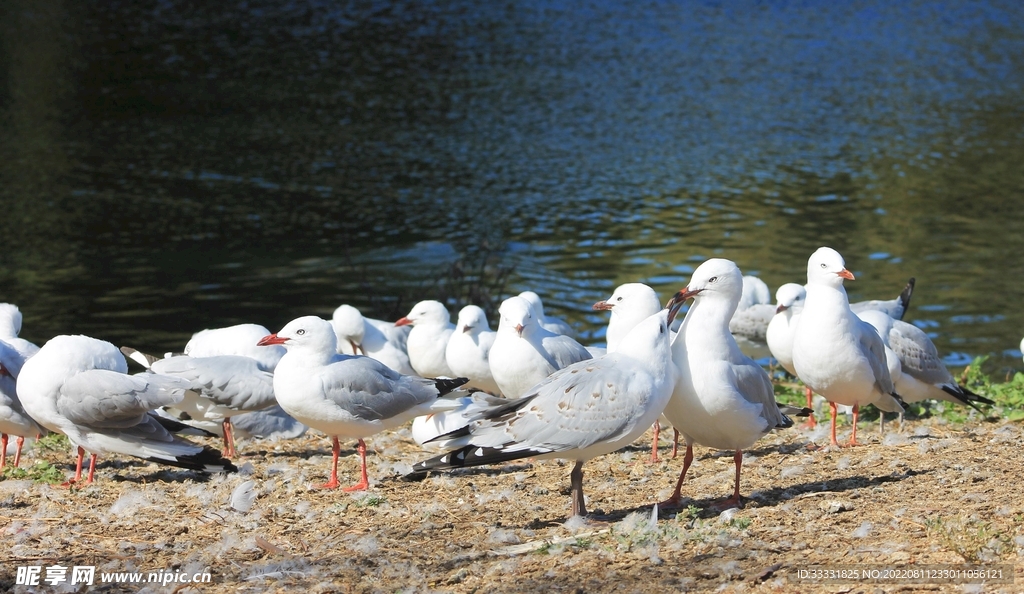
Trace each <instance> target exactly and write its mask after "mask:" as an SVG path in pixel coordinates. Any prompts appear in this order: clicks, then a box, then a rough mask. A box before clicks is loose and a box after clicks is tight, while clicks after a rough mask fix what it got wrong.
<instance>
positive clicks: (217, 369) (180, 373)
mask: <svg viewBox="0 0 1024 594" xmlns="http://www.w3.org/2000/svg"><path fill="white" fill-rule="evenodd" d="M152 370H153V371H155V372H157V373H161V374H166V375H171V376H174V377H178V378H181V379H183V380H186V381H187V382H188V383H189V387H190V388H191V389H192V390H194V391H195V392H197V393H199V395H200V396H202V397H203V398H209V399H211V400H213V401H214V402H216V403H217V404H218V405H220V406H224V407H227V408H230V409H233V410H249V411H251V410H260V409H262V408H267V407H269V406H273V405H274V404H275V403H276V402H277V400H276V399H275V398H274V374H273V373H270V372H269V371H263V370H262V369H260V367H259V365H258V364H257V362H256V360H255V359H251V358H249V357H240V356H235V355H221V356H216V357H188V356H185V357H171V358H168V359H160V360H158V361H154V362H153V364H152Z"/></svg>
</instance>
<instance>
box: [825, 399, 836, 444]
mask: <svg viewBox="0 0 1024 594" xmlns="http://www.w3.org/2000/svg"><path fill="white" fill-rule="evenodd" d="M828 407H829V409H831V411H832V441H831V444H832V445H834V446H838V445H839V442H838V441H837V440H836V414H838V412H839V411H838V409H837V408H836V403H835V402H829V403H828Z"/></svg>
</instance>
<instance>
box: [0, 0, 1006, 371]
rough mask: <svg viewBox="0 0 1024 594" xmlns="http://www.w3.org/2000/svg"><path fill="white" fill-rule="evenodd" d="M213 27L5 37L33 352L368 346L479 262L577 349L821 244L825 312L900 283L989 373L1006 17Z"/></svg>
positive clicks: (9, 127)
mask: <svg viewBox="0 0 1024 594" xmlns="http://www.w3.org/2000/svg"><path fill="white" fill-rule="evenodd" d="M218 4H219V3H214V4H210V5H202V4H200V5H196V4H194V3H185V2H178V1H163V2H142V3H138V2H121V3H116V2H115V3H99V4H90V5H87V6H81V5H79V3H72V2H66V1H65V2H61V1H59V0H35V1H31V2H30V1H28V0H20V1H19V0H14V1H12V2H9V3H7V5H6V7H5V8H2V9H0V10H2V11H3V13H2V14H0V34H2V38H3V45H2V52H3V53H2V58H0V60H2V61H0V66H2V68H3V72H4V77H3V83H4V85H3V87H0V88H2V89H3V91H0V117H2V120H0V123H2V129H0V175H2V184H0V199H2V202H3V204H4V209H3V210H4V212H3V213H2V216H0V230H2V233H3V252H2V254H3V256H2V260H0V298H3V299H5V300H9V301H13V302H16V303H18V304H19V305H20V306H21V307H22V309H23V311H24V312H25V317H26V327H25V334H26V335H27V336H28V337H30V338H34V339H36V340H40V341H42V340H45V339H46V338H47V337H49V336H50V335H53V334H55V333H62V332H84V333H88V334H92V335H95V336H99V337H103V338H107V339H110V340H112V341H114V342H118V343H122V342H124V343H126V342H131V343H133V344H137V345H140V346H142V347H145V348H151V349H154V350H160V349H165V348H171V347H174V346H176V345H180V344H182V343H183V341H184V340H185V339H186V338H187V336H188V335H189V334H190V333H191V332H192V331H194V330H196V329H199V328H203V327H207V326H212V325H223V324H227V323H233V322H238V321H259V322H261V323H264V324H266V325H267V326H270V327H271V328H276V327H279V326H280V325H282V324H283V323H284V322H286V321H287V320H289V319H291V318H292V317H295V316H297V315H301V314H305V313H310V312H313V313H320V314H324V315H326V314H329V312H330V311H331V310H332V309H333V308H334V307H335V306H336V305H338V304H340V303H342V302H350V303H353V304H356V305H359V306H361V307H363V308H366V309H369V310H371V311H372V313H374V314H375V315H377V316H382V317H391V316H397V315H400V314H401V313H404V311H403V310H404V309H407V308H408V307H409V306H410V305H411V304H412V302H413V301H415V299H416V298H417V297H418V296H424V297H427V296H433V294H435V293H436V292H437V291H438V290H439V286H440V282H439V281H438V280H437V277H438V276H440V275H443V274H444V272H445V271H446V270H447V268H448V266H449V265H450V263H451V262H453V261H455V260H456V259H458V258H460V257H468V258H470V259H473V258H474V257H475V255H477V254H478V252H479V251H480V250H481V249H484V250H488V251H489V253H491V256H492V257H491V262H492V263H494V264H496V265H505V266H510V265H515V267H516V268H515V271H514V273H513V275H512V277H511V279H510V284H509V289H510V290H514V291H516V292H518V290H521V289H522V288H526V287H530V288H535V289H537V290H538V292H540V293H541V294H542V295H543V296H545V298H546V301H547V302H548V303H549V305H548V307H549V308H550V309H551V310H553V312H554V313H558V314H561V315H563V316H565V317H567V318H569V319H571V320H572V321H574V322H575V323H576V324H577V325H578V326H579V328H580V329H581V330H583V331H584V333H585V334H586V335H588V336H590V337H592V338H594V339H595V340H597V339H599V332H600V326H601V324H602V322H603V318H602V317H600V316H593V315H591V314H590V313H589V311H588V308H587V306H588V304H590V303H593V302H594V301H595V300H597V299H599V298H601V297H603V296H605V295H607V294H608V293H609V292H610V290H611V289H612V288H613V287H614V286H615V285H617V284H619V283H621V282H627V281H635V280H646V281H648V282H650V283H651V284H653V285H654V286H655V288H656V289H658V290H659V292H661V293H662V294H663V295H667V294H668V293H669V292H670V291H674V290H675V289H678V288H679V287H680V286H681V285H682V284H683V283H685V281H686V278H687V277H688V275H689V273H690V272H691V271H692V269H693V268H694V267H695V266H696V265H697V264H699V262H700V261H702V260H703V259H704V258H707V257H711V256H724V257H728V258H731V259H733V260H736V261H737V262H738V263H739V264H740V266H741V267H742V268H744V270H745V271H749V272H756V273H758V274H760V275H761V276H762V277H764V278H765V279H766V280H767V281H768V283H769V284H770V285H771V286H772V287H773V288H774V287H775V286H777V285H778V284H780V283H782V282H786V281H790V280H799V279H800V278H801V277H802V276H803V271H804V263H805V262H806V257H807V255H808V254H809V253H810V252H811V251H813V249H814V248H816V247H817V246H819V245H823V244H828V245H832V246H834V247H836V248H838V249H840V250H841V251H843V252H844V253H845V255H846V256H847V261H848V263H849V264H850V265H851V267H852V268H853V269H854V271H855V272H856V274H857V276H858V279H859V280H858V281H857V282H856V283H853V284H852V286H850V292H851V295H852V296H853V297H855V298H867V297H877V296H885V295H890V294H895V292H896V291H898V289H899V288H900V287H901V286H902V284H903V283H904V282H905V281H906V278H907V277H909V276H916V277H917V278H918V288H919V291H918V293H917V296H916V298H915V307H914V309H913V310H912V313H911V317H913V318H914V320H915V321H916V323H918V324H920V325H922V326H924V327H926V328H928V330H929V331H930V332H933V333H934V335H935V336H936V339H937V342H938V343H939V347H940V349H942V350H943V351H944V352H949V353H953V355H952V356H953V358H954V359H955V358H957V357H964V356H969V355H975V354H982V353H996V354H997V355H1003V356H1005V358H1004V359H1003V363H1004V364H1007V365H1013V364H1014V360H1013V358H1012V351H1014V350H1015V349H1016V348H1017V345H1018V343H1019V339H1020V336H1021V335H1022V334H1024V313H1022V312H1021V311H1020V307H1019V302H1020V296H1021V295H1022V294H1024V264H1022V259H1021V257H1020V254H1021V252H1022V247H1024V245H1022V244H1024V233H1022V231H1024V229H1022V228H1021V227H1022V225H1024V223H1022V222H1021V220H1022V216H1021V215H1022V211H1024V167H1022V164H1024V139H1022V136H1024V109H1022V107H1024V105H1022V102H1021V100H1020V97H1021V90H1022V82H1024V69H1022V63H1024V27H1022V25H1024V8H1022V5H1020V4H1019V3H1017V2H1010V1H1006V2H1000V1H996V0H991V1H987V2H975V3H961V2H953V1H947V2H941V1H939V2H923V1H921V2H906V3H888V2H874V1H865V2H860V3H856V4H855V5H846V4H843V5H835V6H833V5H810V6H808V5H806V4H804V3H795V2H794V3H789V2H781V3H757V2H729V3H717V2H672V3H669V2H641V3H621V4H618V3H611V2H592V3H576V2H540V1H536V2H534V1H530V2H507V3H480V5H477V4H475V3H471V2H445V3H440V2H436V3H431V2H411V1H410V2H387V3H385V2H379V3H351V4H348V5H337V4H335V3H328V2H317V1H310V0H307V1H295V2H260V1H252V2H239V3H234V4H231V5H218ZM837 4H838V3H837ZM492 252H493V253H492ZM594 334H597V336H596V337H595V336H593V335H594ZM1005 351H1010V352H1009V353H1004V352H1005ZM1018 362H1019V360H1018Z"/></svg>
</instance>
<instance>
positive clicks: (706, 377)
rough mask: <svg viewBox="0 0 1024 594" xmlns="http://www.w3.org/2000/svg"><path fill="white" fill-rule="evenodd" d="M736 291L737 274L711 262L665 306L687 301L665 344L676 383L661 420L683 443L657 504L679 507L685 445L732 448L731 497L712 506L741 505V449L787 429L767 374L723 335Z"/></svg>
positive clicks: (686, 464) (689, 449)
mask: <svg viewBox="0 0 1024 594" xmlns="http://www.w3.org/2000/svg"><path fill="white" fill-rule="evenodd" d="M742 291H743V275H742V274H741V273H740V269H739V268H738V267H737V266H736V264H735V263H733V262H732V261H730V260H724V259H721V258H713V259H711V260H707V261H706V262H704V263H703V264H701V265H700V266H698V267H697V269H696V270H694V271H693V275H692V276H691V277H690V283H689V284H688V285H687V287H686V288H685V289H683V290H682V291H679V292H678V293H676V295H675V297H673V298H672V301H670V305H672V306H674V307H681V306H682V303H683V302H684V301H686V300H687V299H689V298H691V297H693V299H694V301H693V305H692V306H691V307H690V309H689V311H687V312H686V317H685V318H684V319H683V324H682V326H681V327H680V328H679V333H678V334H677V335H676V338H675V340H674V341H673V343H672V359H673V360H674V361H675V364H676V365H677V366H678V367H679V379H678V381H677V382H676V385H675V391H674V392H673V393H672V398H671V400H669V403H668V405H667V406H666V407H665V416H666V417H668V420H669V422H671V423H672V425H673V426H674V427H675V428H676V429H678V430H679V432H680V433H682V434H683V437H684V439H685V440H686V455H685V457H684V458H683V469H682V471H681V472H680V473H679V480H678V481H677V482H676V488H675V491H674V492H673V493H672V496H671V497H669V499H668V500H667V501H666V502H665V503H664V504H663V505H667V506H673V507H674V506H678V505H679V500H680V497H681V489H682V486H683V480H684V479H685V478H686V472H687V470H689V468H690V463H691V462H693V444H695V443H697V444H701V445H704V446H707V447H711V448H715V449H720V450H734V451H735V453H734V455H733V461H734V463H735V465H736V480H735V488H734V490H733V494H732V496H731V497H730V498H728V499H726V500H725V501H723V502H721V503H720V504H718V505H717V506H716V507H721V508H723V509H724V508H726V507H735V506H740V507H742V505H743V502H742V499H741V497H740V469H741V466H742V464H743V450H745V449H747V448H749V447H750V446H752V445H753V444H754V443H755V442H756V441H757V440H758V439H761V437H763V436H764V435H766V434H767V433H768V432H770V431H772V430H773V429H777V428H785V427H791V426H792V425H793V421H791V420H790V419H789V417H787V416H786V415H784V414H783V413H782V412H781V411H780V410H779V407H778V405H777V404H776V402H775V392H774V389H773V387H772V382H771V379H770V378H769V377H768V374H767V373H766V372H765V370H764V369H763V368H761V366H760V365H758V364H757V363H755V362H754V361H753V360H752V359H751V358H750V357H748V356H746V355H744V354H743V352H742V351H740V348H739V346H738V345H737V344H736V339H735V338H733V336H732V334H731V333H730V332H729V320H730V319H731V318H732V315H733V313H734V312H735V309H736V305H737V303H739V299H740V294H741V293H742Z"/></svg>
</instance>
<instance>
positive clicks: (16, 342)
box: [0, 303, 39, 361]
mask: <svg viewBox="0 0 1024 594" xmlns="http://www.w3.org/2000/svg"><path fill="white" fill-rule="evenodd" d="M19 334H21V311H20V310H19V309H18V306H17V305H14V304H13V303H0V340H2V341H4V342H5V343H7V346H9V347H10V348H12V349H14V350H15V351H17V352H18V354H19V355H21V358H22V360H23V361H24V360H26V359H28V358H29V357H31V356H32V355H34V354H36V353H37V352H39V347H38V346H36V345H35V344H33V343H31V342H29V341H27V340H25V339H24V338H19V337H18V335H19Z"/></svg>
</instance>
